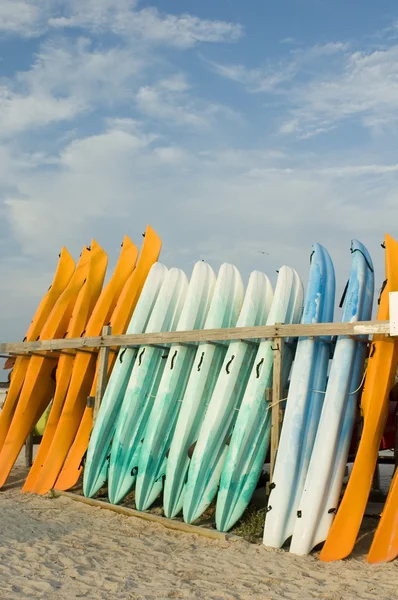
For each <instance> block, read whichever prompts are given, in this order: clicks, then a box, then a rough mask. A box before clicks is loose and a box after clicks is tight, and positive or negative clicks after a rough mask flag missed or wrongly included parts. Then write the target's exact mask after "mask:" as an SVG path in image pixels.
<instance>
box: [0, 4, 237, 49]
mask: <svg viewBox="0 0 398 600" xmlns="http://www.w3.org/2000/svg"><path fill="white" fill-rule="evenodd" d="M136 4H137V2H136V1H135V0H69V1H68V2H59V0H30V1H29V2H27V1H25V0H3V1H2V2H1V5H0V32H4V33H5V34H7V35H19V36H23V37H33V36H38V35H41V34H43V33H44V32H46V31H48V30H65V29H71V28H74V29H83V30H85V31H89V32H92V33H96V34H99V33H107V32H110V33H113V34H115V35H117V36H120V37H122V38H124V39H126V40H129V41H130V42H131V43H132V45H134V46H136V45H137V43H140V42H144V43H147V44H149V45H155V46H159V45H166V46H174V47H177V48H182V49H184V48H190V47H192V46H195V45H196V44H198V43H219V42H224V43H225V42H235V41H237V40H238V39H240V38H241V37H242V35H243V27H242V25H240V24H239V23H230V22H227V21H221V20H211V19H201V18H199V17H196V16H195V15H191V14H188V13H185V14H182V15H173V14H169V13H162V12H160V11H159V10H158V9H157V8H154V7H147V8H142V9H136Z"/></svg>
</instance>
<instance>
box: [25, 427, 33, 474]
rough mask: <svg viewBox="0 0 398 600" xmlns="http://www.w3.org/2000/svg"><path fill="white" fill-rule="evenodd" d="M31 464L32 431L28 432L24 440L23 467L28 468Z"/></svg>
mask: <svg viewBox="0 0 398 600" xmlns="http://www.w3.org/2000/svg"><path fill="white" fill-rule="evenodd" d="M32 464H33V431H31V432H30V434H29V435H28V437H27V438H26V442H25V467H27V468H28V469H30V467H31V466H32Z"/></svg>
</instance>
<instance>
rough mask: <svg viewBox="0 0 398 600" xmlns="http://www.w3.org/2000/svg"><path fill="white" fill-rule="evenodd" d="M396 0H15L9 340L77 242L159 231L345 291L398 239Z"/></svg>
mask: <svg viewBox="0 0 398 600" xmlns="http://www.w3.org/2000/svg"><path fill="white" fill-rule="evenodd" d="M397 133H398V6H397V5H396V2H395V1H394V2H393V1H392V0H391V1H390V0H381V1H380V2H377V3H375V2H371V1H370V0H361V1H359V0H350V1H349V2H347V0H335V1H334V2H330V0H329V1H326V0H279V1H278V2H270V1H269V0H251V1H250V2H242V1H238V0H217V2H214V0H169V1H166V0H159V1H155V0H152V1H148V2H147V1H144V0H141V1H139V0H137V1H135V0H69V1H68V2H65V1H61V0H40V1H39V0H37V1H36V0H0V252H1V254H0V256H1V259H0V292H1V293H0V340H1V341H17V340H19V339H21V338H22V337H23V336H24V333H25V331H26V329H27V326H28V323H29V321H30V319H31V317H32V316H33V314H34V311H35V309H36V306H37V304H38V303H39V301H40V298H41V297H42V295H43V294H44V292H45V291H46V289H47V287H48V285H49V284H50V282H51V280H52V276H53V273H54V270H55V267H56V264H57V260H58V253H59V251H60V249H61V246H62V245H65V246H66V247H67V248H68V249H69V251H70V252H71V253H72V254H73V256H74V257H75V258H76V259H77V258H78V256H79V253H80V251H81V249H82V247H83V246H84V245H85V244H89V243H90V240H91V239H92V238H94V239H96V240H97V242H98V243H99V244H101V245H102V247H103V248H104V249H105V250H106V252H107V253H108V255H109V269H108V271H109V273H110V272H111V270H112V268H113V266H114V264H115V261H116V258H117V256H118V253H119V250H120V243H121V241H122V238H123V235H124V234H127V235H129V236H130V237H131V238H132V239H133V241H135V243H136V244H137V245H140V244H141V240H142V237H141V234H142V232H143V231H144V230H145V226H146V224H147V223H149V224H151V225H152V226H153V227H154V228H155V229H156V231H157V232H158V233H159V235H160V236H161V237H162V239H163V250H162V254H161V260H162V262H164V263H165V264H166V265H167V266H169V267H172V266H175V267H180V268H182V269H184V270H185V271H186V273H187V274H188V275H189V274H190V272H191V270H192V268H193V265H194V263H195V261H197V260H200V259H203V260H207V261H208V262H209V263H210V264H211V265H212V266H213V268H214V269H215V270H216V271H217V270H218V268H219V266H220V265H221V263H223V262H232V263H233V264H235V265H236V266H237V267H238V269H239V270H240V272H241V274H242V277H243V278H244V281H245V282H246V281H247V278H248V275H249V273H250V272H251V271H252V270H254V269H260V270H262V271H264V272H265V273H267V274H268V275H269V276H270V278H271V280H272V281H275V278H276V271H277V269H278V268H279V267H280V266H281V265H283V264H287V265H289V266H291V267H294V268H296V269H297V270H298V272H299V274H300V276H301V277H302V279H303V282H304V283H305V282H306V281H307V277H308V268H309V256H310V253H311V245H312V243H313V242H320V243H322V244H323V245H324V246H325V247H326V248H327V249H328V250H329V252H330V254H331V256H332V259H333V261H334V265H335V269H336V276H337V282H338V285H337V295H338V296H340V294H341V293H342V291H343V288H344V284H345V282H346V279H347V277H348V274H349V269H350V241H351V239H352V238H357V239H359V240H361V241H362V242H363V243H364V244H365V245H366V246H367V248H368V249H369V251H370V253H371V255H372V257H373V260H374V264H375V268H376V286H377V287H378V288H379V287H380V286H381V283H382V281H383V277H384V264H383V261H384V255H383V250H382V248H381V246H380V244H381V243H382V241H383V236H384V233H385V232H388V233H390V234H391V235H392V236H397V235H398V188H397V183H398V154H397V149H398V136H397Z"/></svg>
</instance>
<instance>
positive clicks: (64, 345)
mask: <svg viewBox="0 0 398 600" xmlns="http://www.w3.org/2000/svg"><path fill="white" fill-rule="evenodd" d="M389 331H390V324H389V321H363V322H356V323H314V324H309V325H301V324H293V325H268V326H267V325H265V326H257V327H233V328H229V329H200V330H195V331H171V332H170V331H169V332H161V333H142V334H128V335H108V336H98V337H85V338H69V339H62V340H38V341H36V342H17V343H2V344H0V354H7V353H12V352H14V353H15V352H18V353H23V352H36V351H49V350H50V351H53V350H64V349H79V348H90V349H91V348H103V347H109V346H114V347H120V346H141V345H151V344H158V345H165V344H176V343H187V342H197V343H199V342H206V341H208V342H212V341H228V342H229V341H232V340H245V339H257V340H261V339H269V338H283V337H293V338H297V337H318V336H339V335H348V336H349V335H355V336H357V335H372V334H377V333H378V334H384V335H389Z"/></svg>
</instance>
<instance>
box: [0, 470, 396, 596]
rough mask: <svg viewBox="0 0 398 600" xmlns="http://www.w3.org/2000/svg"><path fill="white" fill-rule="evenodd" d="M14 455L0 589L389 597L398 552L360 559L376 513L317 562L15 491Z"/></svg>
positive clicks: (4, 513)
mask: <svg viewBox="0 0 398 600" xmlns="http://www.w3.org/2000/svg"><path fill="white" fill-rule="evenodd" d="M22 465H23V462H22V460H21V459H20V460H19V462H18V465H17V467H16V468H15V469H14V471H13V473H12V475H11V477H10V480H9V483H8V484H7V485H6V486H5V487H4V488H3V490H1V492H0V598H1V599H2V600H8V599H10V600H11V599H12V600H19V599H24V600H25V599H27V598H32V599H39V598H45V599H47V598H56V599H60V600H63V599H65V600H66V599H68V600H69V599H73V598H87V599H95V600H102V599H104V600H105V599H106V600H114V599H115V600H116V599H117V600H124V599H126V600H127V599H129V600H130V599H131V600H132V599H134V600H135V599H137V600H138V599H139V600H141V599H150V598H158V599H162V598H203V599H214V600H249V599H252V598H256V599H257V598H258V599H261V600H276V599H278V600H279V599H282V598H284V599H291V600H296V599H300V600H307V599H310V598H316V599H317V600H318V599H325V600H350V599H351V598H352V599H355V600H367V599H370V598H372V599H373V598H375V597H376V596H377V598H378V600H392V599H393V598H398V561H396V562H393V563H389V564H383V565H378V566H372V565H368V564H367V563H366V562H365V555H366V550H367V548H368V547H369V543H370V541H371V531H370V532H368V533H366V530H369V529H370V530H374V527H375V525H376V520H374V519H373V520H368V521H370V522H371V525H370V526H369V523H368V525H367V529H365V533H363V534H362V540H361V542H360V543H359V544H358V545H357V548H356V550H355V553H354V555H353V557H352V558H350V559H349V560H346V561H344V562H338V563H331V564H323V563H321V562H319V560H318V558H317V555H316V554H315V555H312V556H308V557H296V556H294V555H291V554H289V553H287V552H284V551H270V550H267V549H266V548H264V547H263V546H262V545H256V544H249V543H248V542H245V541H234V542H226V541H212V540H207V539H205V538H202V537H199V536H196V535H190V534H186V533H177V532H173V531H170V530H166V529H165V528H164V527H162V526H161V525H157V524H152V523H148V522H145V521H142V520H140V519H136V518H134V517H125V516H121V515H117V514H115V513H113V512H111V511H105V510H101V509H99V508H94V507H90V506H85V505H84V504H80V503H78V502H74V501H73V500H70V499H68V498H65V497H58V498H50V497H38V496H34V495H30V494H29V495H25V494H21V493H20V488H21V484H22V481H23V479H24V477H25V475H26V469H25V468H24V467H23V466H22Z"/></svg>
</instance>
